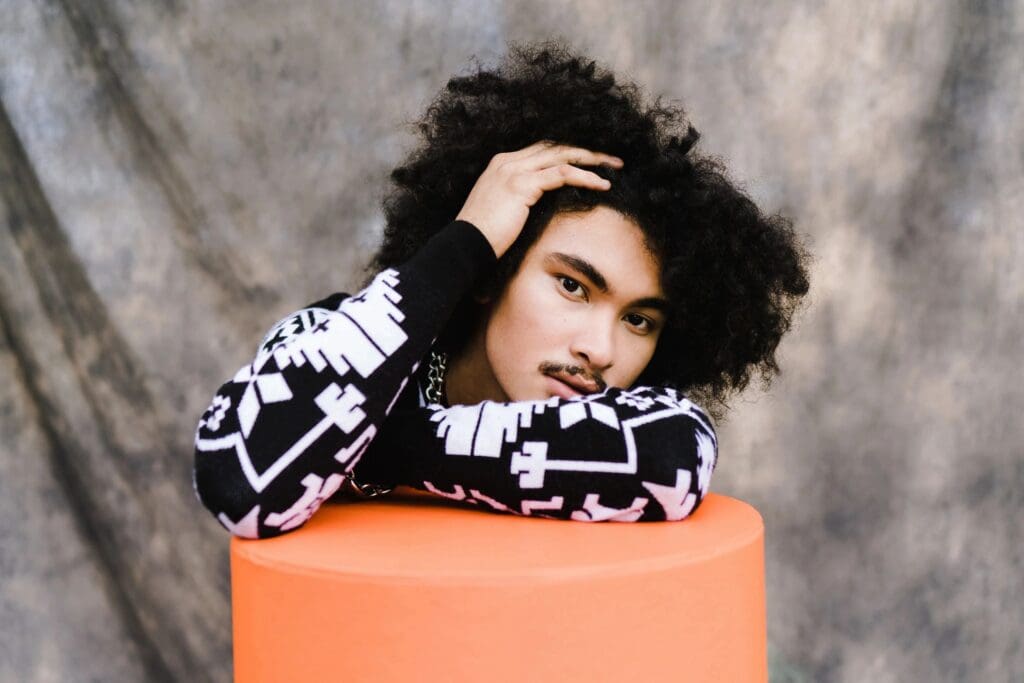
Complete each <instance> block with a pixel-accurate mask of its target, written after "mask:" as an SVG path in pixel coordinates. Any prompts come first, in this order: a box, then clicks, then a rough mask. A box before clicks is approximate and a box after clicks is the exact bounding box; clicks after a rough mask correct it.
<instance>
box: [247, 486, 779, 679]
mask: <svg viewBox="0 0 1024 683" xmlns="http://www.w3.org/2000/svg"><path fill="white" fill-rule="evenodd" d="M231 590H232V616H233V631H234V664H235V680H236V681H238V682H240V683H255V682H257V681H274V682H280V681H375V682H381V683H385V682H389V681H396V682H397V681H401V682H402V683H408V682H410V681H520V682H521V681H559V682H563V681H588V682H594V681H615V682H616V683H621V682H623V681H634V680H635V681H669V680H671V681H690V680H693V681H710V680H714V681H730V682H732V681H767V680H768V669H767V666H768V665H767V621H766V602H765V583H764V524H763V521H762V519H761V516H760V515H759V514H758V512H757V511H756V510H755V509H754V508H753V507H751V506H750V505H748V504H746V503H744V502H742V501H739V500H736V499H734V498H729V497H727V496H723V495H718V494H709V495H708V496H707V498H706V499H705V500H704V502H703V503H702V504H701V506H700V507H699V508H698V510H697V511H696V512H695V513H694V514H693V515H691V516H690V517H689V518H688V519H686V520H683V521H681V522H654V523H646V522H640V523H615V522H601V523H585V522H574V521H561V520H550V519H540V518H531V517H521V516H514V515H503V514H495V513H489V512H482V511H478V510H474V509H471V508H468V507H467V506H465V505H464V504H459V503H454V502H452V501H448V500H446V499H443V498H439V497H435V496H433V495H430V494H424V493H422V492H419V491H414V490H412V489H406V488H399V489H397V490H396V491H395V492H394V493H392V494H390V495H389V496H385V497H383V498H378V499H373V500H369V501H361V502H352V503H343V504H340V505H333V504H329V505H326V506H324V507H323V508H322V509H321V510H320V511H319V512H317V514H316V515H314V517H313V518H312V519H311V520H310V521H309V522H308V523H307V524H306V526H305V527H303V528H302V529H299V530H297V531H295V532H293V533H291V534H286V535H284V536H280V537H277V538H273V539H263V540H255V541H252V540H242V539H239V538H232V540H231Z"/></svg>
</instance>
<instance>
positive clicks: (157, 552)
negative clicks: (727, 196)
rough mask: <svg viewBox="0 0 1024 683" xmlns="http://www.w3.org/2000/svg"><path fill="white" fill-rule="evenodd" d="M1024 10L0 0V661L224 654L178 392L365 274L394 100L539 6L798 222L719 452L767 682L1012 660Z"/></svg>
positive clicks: (397, 141) (531, 35) (205, 659)
mask: <svg viewBox="0 0 1024 683" xmlns="http://www.w3.org/2000/svg"><path fill="white" fill-rule="evenodd" d="M1022 33H1024V4H1022V2H1020V1H1018V2H1012V1H1008V2H998V1H995V0H992V1H986V0H979V1H977V2H966V1H965V2H959V3H956V2H945V3H936V2H927V1H925V0H902V1H899V2H845V1H842V0H836V1H833V2H827V3H812V2H785V1H782V0H777V1H772V2H756V3H755V2H739V1H738V0H728V1H722V2H716V3H710V2H709V3H705V2H673V1H672V0H660V1H659V0H649V1H638V0H633V1H631V2H621V3H610V2H609V3H606V2H584V1H578V2H551V1H548V0H523V1H520V2H498V1H497V0H493V1H490V2H482V1H471V0H463V1H454V0H452V1H448V2H426V1H422V2H397V1H396V2H380V3H376V4H374V3H370V2H351V3H330V2H314V1H312V0H308V1H307V0H303V1H300V2H293V3H282V2H257V3H252V2H241V1H239V2H230V3H225V2H214V1H213V0H210V1H209V2H198V1H189V0H163V2H156V1H153V2H148V3H139V2H128V1H127V0H124V1H108V0H103V1H100V0H89V1H86V0H63V1H56V0H55V1H51V2H43V1H38V2H29V1H25V0H0V105H2V106H0V215H2V226H3V227H2V230H0V378H2V382H0V519H2V521H0V680H3V681H93V680H95V681H136V680H137V681H143V680H146V681H167V680H183V681H184V680H188V681H205V680H215V681H227V680H229V678H230V673H231V661H230V654H231V633H230V603H229V582H228V565H227V536H226V533H225V532H224V531H223V530H222V529H221V528H220V527H219V526H218V525H217V524H216V522H215V521H214V520H213V519H212V517H210V516H209V515H208V514H207V513H206V512H205V510H203V509H201V508H200V507H199V505H198V504H197V503H196V501H195V500H194V498H193V494H192V490H191V480H190V467H191V459H192V451H191V442H192V435H193V430H194V427H195V424H196V421H197V419H198V417H199V414H200V413H201V412H202V411H203V410H204V408H205V407H206V404H207V402H208V400H209V398H210V397H211V396H212V393H213V391H214V390H215V389H216V387H217V385H218V384H219V383H220V382H221V381H222V380H224V379H226V378H227V377H229V376H230V375H231V374H232V373H233V372H234V371H235V370H236V369H237V367H239V366H240V365H241V364H242V363H244V362H245V361H246V360H248V358H249V356H250V355H251V354H252V353H253V351H254V350H255V345H256V343H257V341H258V339H259V338H260V335H261V334H262V332H263V331H264V330H265V329H266V328H267V327H269V326H270V325H271V324H272V323H273V322H274V321H275V320H276V319H277V318H278V317H279V316H281V315H284V314H285V313H287V312H288V311H290V310H292V309H295V308H297V307H299V306H301V305H303V304H305V303H306V302H308V301H311V300H314V299H316V298H319V297H321V296H323V295H324V294H326V293H329V292H333V291H336V290H339V289H350V288H352V287H354V286H355V285H356V283H357V282H358V281H359V280H360V279H361V277H362V275H363V273H362V270H361V268H362V266H363V264H364V263H365V261H366V258H367V256H368V255H369V253H370V251H371V249H372V247H373V245H374V243H375V241H376V240H377V239H378V237H379V235H380V230H381V217H380V213H379V209H378V206H379V200H380V197H381V195H382V193H383V191H384V189H385V181H386V178H387V173H388V171H389V169H390V168H391V167H392V165H393V164H395V162H396V161H398V160H399V159H400V158H401V157H402V154H403V152H404V151H405V150H407V149H408V147H409V145H410V142H411V137H410V135H409V132H408V129H407V128H405V127H403V122H405V121H407V120H408V119H410V118H412V117H414V116H416V115H417V114H418V112H419V111H420V110H421V109H422V107H423V106H424V104H425V103H426V102H427V101H428V99H429V98H430V97H431V96H432V94H433V93H434V92H435V91H437V89H439V88H440V87H441V86H442V85H443V83H444V82H445V80H446V79H447V77H448V76H450V75H451V74H453V73H456V72H458V71H460V70H462V69H463V68H464V67H465V66H466V65H467V63H468V62H467V60H468V58H469V57H470V55H474V54H475V55H477V56H479V57H480V58H481V59H483V60H485V61H486V60H490V59H492V58H493V57H494V56H496V55H499V54H500V53H501V51H502V50H503V49H504V46H505V43H506V41H508V40H524V39H535V38H544V37H549V36H552V35H562V36H564V37H566V38H568V39H569V40H570V41H572V42H573V43H574V44H575V45H576V46H578V47H580V48H584V49H587V50H589V51H590V52H591V54H593V55H594V56H595V57H597V58H599V59H601V60H602V61H604V62H605V63H607V64H608V65H609V66H611V67H613V68H614V69H616V70H618V71H620V72H621V73H622V74H624V75H627V76H630V77H633V78H635V79H637V80H639V81H641V82H642V83H644V84H645V85H646V86H647V87H648V89H649V91H650V92H652V93H664V94H666V95H668V96H669V97H671V98H678V99H680V100H682V101H683V103H684V104H685V106H686V108H687V109H688V110H689V112H690V113H691V115H692V119H693V121H694V123H695V125H696V126H697V128H698V129H700V130H701V131H702V132H703V133H704V139H703V141H702V143H701V144H702V147H703V149H704V150H705V151H708V152H713V153H716V154H720V155H721V156H723V157H724V158H725V159H726V160H727V161H728V162H729V163H730V165H731V168H732V169H733V173H734V175H735V176H736V177H737V178H739V179H741V180H742V181H743V182H744V183H745V185H746V187H747V188H748V189H749V191H750V192H751V194H752V195H753V196H754V197H755V198H756V199H757V200H758V201H760V202H762V203H763V205H764V206H765V207H766V208H768V209H770V210H783V211H785V212H787V213H789V214H790V215H792V216H794V217H795V219H796V221H797V225H798V227H799V229H800V230H801V231H803V232H804V233H806V234H807V235H809V241H810V245H811V247H812V249H813V251H814V253H815V254H816V261H815V263H814V270H813V290H812V294H811V296H810V297H809V299H810V306H809V307H808V308H806V309H805V312H804V314H803V315H802V317H801V318H800V320H799V324H798V325H797V327H796V328H795V329H794V331H793V332H792V333H791V335H790V336H789V337H788V338H787V339H786V340H784V342H783V346H782V349H781V361H782V364H783V367H784V374H783V376H782V377H781V378H780V379H779V380H778V381H777V382H776V383H775V384H774V385H773V386H772V388H771V389H770V390H769V391H767V392H765V391H760V390H758V389H757V388H756V387H754V388H752V389H751V390H749V391H748V392H747V393H746V394H745V395H744V396H743V397H741V398H740V399H739V400H738V401H737V403H736V404H735V409H734V411H733V413H732V416H731V418H730V419H729V420H728V421H727V422H725V423H723V424H722V425H721V460H720V465H719V467H718V470H717V473H716V477H715V480H714V481H713V483H712V487H713V489H714V490H717V491H718V492H721V493H725V494H729V495H733V496H736V497H739V498H742V499H745V500H747V501H750V502H751V503H753V504H754V505H755V506H757V508H758V509H759V510H760V511H761V512H762V514H763V515H764V518H765V522H766V525H767V537H766V542H767V572H768V609H769V641H770V642H769V654H770V664H771V670H772V678H773V680H774V681H831V680H836V681H866V680H872V681H908V680H921V681H924V680H929V681H931V680H950V681H952V680H976V681H1011V680H1021V679H1022V678H1024V654H1022V651H1021V650H1020V649H1019V648H1018V647H1017V646H1018V641H1019V634H1020V632H1021V629H1022V628H1024V609H1022V603H1024V600H1022V599H1024V595H1022V593H1024V590H1022V581H1024V580H1022V569H1024V558H1022V555H1024V536H1022V533H1021V530H1020V526H1019V524H1018V522H1020V521H1022V508H1024V505H1022V502H1024V494H1022V493H1021V489H1022V485H1024V464H1022V462H1024V458H1022V455H1024V446H1022V444H1024V433H1022V432H1024V429H1022V417H1024V415H1022V408H1024V389H1022V383H1021V372H1020V363H1021V360H1022V353H1021V349H1022V342H1021V336H1022V333H1024V315H1022V306H1021V301H1022V294H1024V230H1022V227H1024V225H1022V224H1024V221H1022V219H1021V216H1022V214H1024V181H1022V178H1024V173H1022V166H1024V105H1022V102H1024V99H1022V94H1021V93H1022V91H1024V82H1022V69H1021V65H1022V64H1024V40H1022V38H1024V35H1022ZM693 616H695V617H696V621H695V622H691V620H690V619H689V618H688V619H686V620H685V623H687V624H690V623H694V624H695V627H696V628H699V627H700V625H699V624H700V622H699V616H700V615H693ZM680 637H681V638H685V637H686V634H685V632H680Z"/></svg>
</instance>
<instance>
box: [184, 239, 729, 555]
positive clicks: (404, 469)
mask: <svg viewBox="0 0 1024 683" xmlns="http://www.w3.org/2000/svg"><path fill="white" fill-rule="evenodd" d="M495 263H496V258H495V254H494V251H493V250H492V248H491V246H490V244H489V243H488V241H487V239H486V238H485V237H484V235H483V233H481V232H480V231H479V230H478V229H477V228H476V227H475V226H473V225H472V224H470V223H467V222H465V221H455V222H453V223H451V224H450V225H448V226H446V227H445V228H444V229H443V230H441V231H440V232H439V233H438V234H437V235H435V236H434V237H433V238H431V240H430V241H429V242H428V243H427V244H426V245H424V247H423V248H422V249H420V251H419V252H418V253H417V254H416V255H415V256H414V257H413V258H412V259H410V260H409V261H408V262H407V263H405V264H403V265H402V266H400V267H397V268H389V269H386V270H384V271H382V272H380V273H379V274H377V276H376V277H375V278H374V280H373V281H372V282H371V283H370V285H368V286H367V287H366V288H365V289H364V290H363V291H361V292H359V293H358V294H356V295H355V296H349V295H347V294H335V295H333V296H331V297H328V298H326V299H324V300H322V301H319V302H317V303H315V304H312V305H311V306H309V307H307V308H305V309H302V310H300V311H298V312H296V313H294V314H292V315H290V316H288V317H287V318H285V319H284V320H282V321H281V322H279V323H278V324H277V325H275V326H274V327H273V328H272V329H271V331H270V333H269V334H268V335H267V336H266V337H265V338H264V341H263V343H262V344H261V345H260V348H259V350H258V352H257V354H256V357H255V359H253V361H252V362H251V363H249V364H247V365H245V366H243V367H242V368H241V369H240V370H239V371H238V372H237V373H236V374H235V376H234V377H232V378H231V379H230V380H228V381H227V382H226V383H225V384H224V385H223V386H221V387H220V389H218V390H217V393H216V395H215V396H214V397H213V402H212V403H211V405H210V407H209V408H207V410H206V411H205V412H204V413H203V415H202V418H201V419H200V421H199V426H198V428H197V430H196V436H195V467H194V470H193V485H194V487H195V491H196V495H197V496H198V498H199V500H200V501H201V502H202V503H203V505H205V506H206V507H207V508H208V509H209V510H210V511H211V512H212V513H213V514H214V515H215V516H216V518H217V519H218V520H219V521H220V523H221V524H222V525H223V526H224V527H225V528H226V529H228V530H229V531H230V532H231V533H233V534H235V535H237V536H241V537H245V538H265V537H270V536H277V535H279V534H282V533H285V532H287V531H291V530H293V529H296V528H298V527H300V526H301V525H302V524H304V523H305V522H306V521H307V520H308V519H309V518H310V517H311V516H312V515H313V513H314V512H316V510H317V509H318V508H319V506H320V504H321V503H322V502H323V501H324V500H326V499H328V498H330V497H331V496H333V495H334V494H335V493H336V492H337V491H338V489H339V487H340V486H341V485H342V483H343V482H344V481H345V478H346V477H347V476H348V475H349V474H351V475H352V476H353V477H354V478H355V480H356V481H358V482H359V483H360V484H365V483H376V484H381V485H386V486H394V485H397V484H403V485H406V486H411V487H414V488H417V489H420V490H424V491H430V492H432V493H435V494H437V495H440V496H445V497H447V498H452V499H456V500H461V501H465V502H466V503H471V504H475V505H478V506H479V507H481V508H483V509H488V510H494V511H501V512H508V513H514V514H522V515H531V516H539V517H549V518H555V519H572V520H579V521H620V522H634V521H657V520H680V519H683V518H685V517H687V516H688V515H689V514H690V513H692V512H693V511H694V510H695V509H696V508H697V506H698V505H700V502H701V500H702V499H703V498H704V496H705V495H706V493H707V491H708V484H709V481H710V478H711V473H712V472H713V470H714V467H715V463H716V460H717V437H716V434H715V431H714V428H713V426H712V423H711V420H710V419H709V418H708V416H707V415H706V414H705V413H704V411H702V410H701V409H700V408H699V407H698V406H697V405H695V404H693V403H692V402H690V401H689V400H688V399H686V398H685V397H684V396H682V395H680V394H679V393H677V392H676V391H675V390H674V389H671V388H664V387H641V386H636V387H632V388H630V389H620V388H615V387H609V388H607V389H606V390H604V391H602V392H600V393H596V394H591V395H587V396H580V397H575V398H571V399H563V398H559V397H553V398H550V399H548V400H537V401H518V402H510V403H497V402H493V401H484V402H483V403H480V404H477V405H455V406H451V407H444V406H441V405H438V404H428V402H427V401H426V400H425V398H424V394H423V387H424V386H425V379H424V377H425V373H424V370H425V365H426V363H425V362H424V360H425V358H426V357H427V355H428V352H429V350H430V349H431V346H432V344H433V343H434V342H435V341H436V339H437V337H438V335H439V334H440V332H441V331H442V329H443V327H444V325H445V324H446V322H447V321H448V320H449V318H450V317H451V315H452V313H453V312H454V310H455V307H456V304H457V303H458V302H459V300H460V299H461V298H462V297H463V295H464V294H466V293H467V292H468V291H469V288H470V287H471V286H472V285H473V284H474V283H475V282H477V281H478V279H479V278H480V277H481V276H482V275H483V274H484V273H485V272H486V271H487V270H488V269H489V268H493V267H494V265H495Z"/></svg>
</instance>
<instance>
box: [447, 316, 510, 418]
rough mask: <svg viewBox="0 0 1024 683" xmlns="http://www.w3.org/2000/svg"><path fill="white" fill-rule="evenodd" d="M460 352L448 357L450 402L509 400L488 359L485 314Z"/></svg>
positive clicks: (470, 402)
mask: <svg viewBox="0 0 1024 683" xmlns="http://www.w3.org/2000/svg"><path fill="white" fill-rule="evenodd" d="M481 317H482V318H483V319H484V320H483V321H482V322H481V324H479V325H477V329H476V330H474V331H473V334H472V336H471V338H470V339H469V341H468V342H467V343H466V345H465V346H464V347H463V348H462V350H461V351H460V352H459V353H458V355H455V356H453V357H452V356H450V357H449V358H448V372H447V373H446V376H445V394H446V395H447V397H448V405H452V406H454V405H476V404H477V403H482V402H483V401H508V400H509V399H508V396H506V395H505V392H504V390H502V388H501V385H499V384H498V380H497V379H496V378H495V377H494V372H493V371H492V370H491V364H490V362H489V361H488V360H487V347H486V344H485V342H486V335H485V332H486V328H487V324H486V316H481Z"/></svg>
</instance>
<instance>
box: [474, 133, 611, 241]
mask: <svg viewBox="0 0 1024 683" xmlns="http://www.w3.org/2000/svg"><path fill="white" fill-rule="evenodd" d="M623 163H624V162H623V161H622V159H620V158H618V157H615V156H611V155H609V154H602V153H600V152H593V151H591V150H588V149H584V148H582V147H572V146H569V145H557V144H554V143H551V142H547V141H544V140H542V141H539V142H535V143H534V144H532V145H530V146H529V147H524V148H523V149H520V150H518V151H515V152H503V153H501V154H495V155H494V156H493V157H492V158H491V161H490V163H488V164H487V168H485V169H484V172H483V173H482V174H481V175H480V177H479V178H478V179H477V181H476V183H475V184H474V185H473V189H472V190H470V192H469V197H467V199H466V203H465V204H464V205H463V207H462V210H461V211H459V214H458V216H456V218H457V219H459V220H464V221H468V222H470V223H472V224H473V225H475V226H476V227H477V228H478V229H479V230H480V232H482V233H483V234H484V236H485V237H486V238H487V241H488V242H490V243H491V247H492V248H493V249H494V254H495V255H496V256H497V257H498V258H501V256H502V254H504V253H505V251H507V250H508V248H509V247H510V246H511V245H512V243H513V242H515V240H516V237H518V236H519V233H520V232H521V231H522V229H523V225H525V223H526V218H527V216H528V215H529V213H530V207H531V206H533V205H534V204H536V203H537V201H538V200H539V199H540V198H541V196H542V195H543V194H544V192H546V191H548V190H554V189H557V188H559V187H562V186H564V185H576V186H578V187H583V188H588V189H591V190H607V189H608V188H610V187H611V183H610V182H609V181H608V180H606V179H604V178H602V177H601V176H599V175H597V174H596V173H593V172H591V171H586V170H584V169H582V168H577V166H578V165H582V166H597V165H600V164H605V165H608V166H613V167H615V168H621V167H622V165H623Z"/></svg>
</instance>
